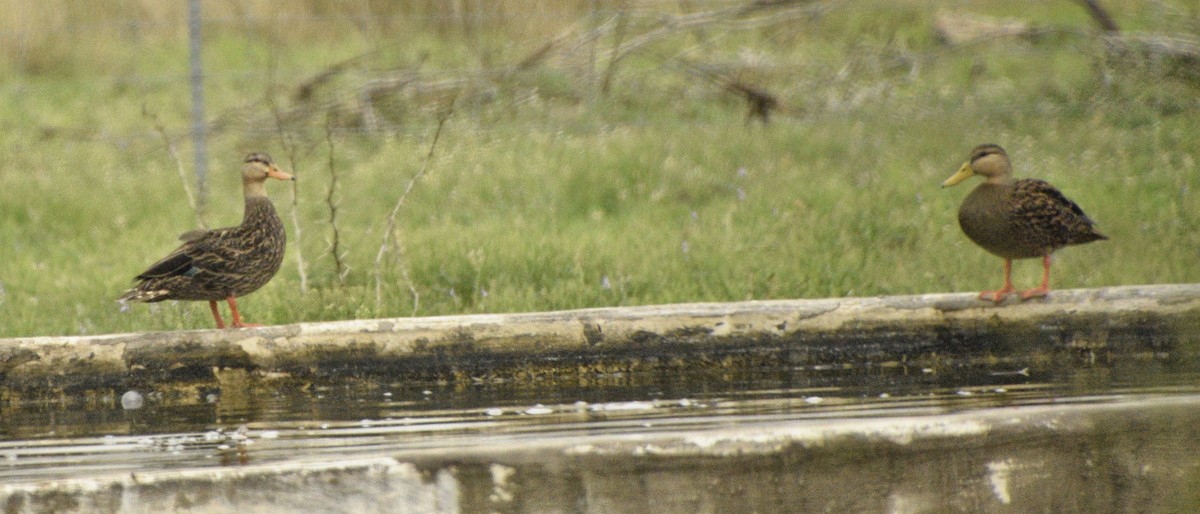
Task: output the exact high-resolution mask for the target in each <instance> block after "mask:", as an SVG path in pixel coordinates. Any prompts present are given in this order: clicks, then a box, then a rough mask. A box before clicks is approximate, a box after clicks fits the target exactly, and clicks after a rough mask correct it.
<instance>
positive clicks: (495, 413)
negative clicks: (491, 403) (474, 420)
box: [483, 407, 504, 416]
mask: <svg viewBox="0 0 1200 514" xmlns="http://www.w3.org/2000/svg"><path fill="white" fill-rule="evenodd" d="M483 413H484V414H487V415H488V416H499V415H501V414H504V409H498V408H495V407H493V408H491V409H488V410H485V411H483Z"/></svg>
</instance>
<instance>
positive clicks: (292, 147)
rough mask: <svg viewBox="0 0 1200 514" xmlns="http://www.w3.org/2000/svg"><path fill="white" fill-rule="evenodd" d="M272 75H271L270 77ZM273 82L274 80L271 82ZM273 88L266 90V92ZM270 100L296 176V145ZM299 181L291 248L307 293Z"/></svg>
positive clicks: (294, 196)
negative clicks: (294, 238) (294, 234)
mask: <svg viewBox="0 0 1200 514" xmlns="http://www.w3.org/2000/svg"><path fill="white" fill-rule="evenodd" d="M273 76H274V74H273V73H272V77H273ZM272 82H274V80H272ZM274 89H275V88H273V87H272V88H268V91H270V90H274ZM267 96H268V97H269V98H270V99H271V114H272V115H273V116H274V117H275V132H276V134H277V135H278V136H279V144H280V145H281V146H283V149H284V152H285V153H286V154H287V156H288V165H289V166H291V172H292V173H293V174H297V175H298V170H297V169H296V144H295V142H294V141H292V138H291V137H290V136H289V135H288V133H287V131H286V130H284V129H283V112H282V111H281V110H280V109H279V102H277V101H276V100H275V96H274V95H267ZM298 182H299V180H294V181H292V213H291V218H292V229H293V230H294V231H295V233H296V242H295V243H294V244H293V246H294V247H295V248H296V251H295V254H296V269H297V271H298V272H299V273H300V292H301V293H308V271H307V267H306V266H305V265H304V246H303V245H302V244H300V242H301V241H302V240H303V235H304V229H303V228H302V227H301V226H300V208H299V198H300V195H299V189H297V184H298Z"/></svg>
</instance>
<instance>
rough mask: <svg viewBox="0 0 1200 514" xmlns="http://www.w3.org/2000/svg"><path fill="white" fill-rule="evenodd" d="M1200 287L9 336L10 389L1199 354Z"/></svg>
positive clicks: (3, 364)
mask: <svg viewBox="0 0 1200 514" xmlns="http://www.w3.org/2000/svg"><path fill="white" fill-rule="evenodd" d="M1197 334H1200V285H1195V284H1184V285H1152V286H1126V287H1113V288H1104V289H1077V290H1060V291H1054V292H1053V293H1052V294H1051V296H1050V297H1049V298H1046V299H1037V300H1031V301H1026V302H1018V301H1015V300H1010V301H1009V302H1008V303H1006V304H1003V305H999V306H996V305H992V304H991V303H989V302H982V301H979V300H978V299H977V298H976V297H975V295H974V294H929V295H918V296H892V297H876V298H838V299H819V300H779V301H749V302H737V303H703V304H678V305H655V306H643V307H616V308H601V309H581V310H570V311H560V312H546V313H527V314H484V315H466V316H441V317H427V318H393V319H374V320H352V321H337V322H323V323H299V324H293V325H282V326H272V327H265V328H251V329H240V330H195V331H180V332H151V333H135V334H115V335H98V336H72V337H34V338H16V339H3V340H0V391H6V392H9V393H10V394H19V395H21V396H25V397H28V396H29V395H38V394H74V395H78V394H87V393H89V392H97V391H102V392H103V391H106V392H108V393H112V392H116V393H117V394H119V393H120V392H121V391H123V390H125V389H127V388H131V387H143V388H144V387H147V386H156V387H171V386H176V387H186V388H196V389H200V388H204V387H219V386H220V385H221V378H222V377H221V375H222V374H228V373H230V372H232V373H233V374H234V375H235V376H237V377H241V376H244V375H245V374H246V373H249V374H250V375H252V376H256V377H269V378H271V379H273V380H285V381H286V380H312V379H320V378H331V377H339V378H345V377H351V378H353V377H378V376H388V377H403V378H404V379H409V380H417V379H420V380H437V381H450V382H453V381H468V380H490V379H514V378H516V379H528V378H530V377H535V378H538V379H544V380H550V381H553V380H578V379H579V378H580V377H584V376H589V375H595V374H598V373H611V372H629V371H639V370H640V371H654V372H661V371H666V370H673V369H674V370H684V369H686V370H689V371H696V370H704V369H754V368H756V367H763V366H806V365H831V364H837V365H871V366H881V367H887V366H898V365H903V366H916V367H945V366H961V365H970V364H972V363H981V362H988V363H994V362H997V361H1003V360H1004V359H1008V358H1011V357H1013V356H1021V358H1023V359H1029V358H1031V356H1034V357H1037V358H1042V359H1050V360H1056V359H1067V360H1078V359H1095V358H1097V356H1099V357H1100V358H1103V356H1104V355H1108V354H1113V353H1119V354H1131V353H1132V354H1141V355H1147V356H1153V355H1154V354H1156V353H1169V354H1170V355H1172V357H1173V358H1176V359H1193V358H1195V357H1196V356H1197V355H1200V349H1198V348H1197V343H1198V339H1200V337H1198V336H1197Z"/></svg>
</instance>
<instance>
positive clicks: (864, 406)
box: [0, 355, 1200, 484]
mask: <svg viewBox="0 0 1200 514" xmlns="http://www.w3.org/2000/svg"><path fill="white" fill-rule="evenodd" d="M1197 369H1198V368H1197V367H1196V366H1194V365H1193V364H1190V363H1187V362H1178V361H1172V360H1165V359H1161V358H1156V357H1155V356H1145V355H1142V356H1132V357H1128V358H1125V359H1123V360H1122V361H1120V362H1106V363H1102V364H1096V363H1094V362H1088V361H1081V362H1078V363H1074V364H1069V365H1064V364H1063V363H1061V362H1056V363H1038V362H1016V363H1012V362H1008V363H1003V364H997V365H995V366H974V367H965V368H957V369H936V370H935V369H928V368H925V369H922V368H906V367H889V368H880V367H852V366H815V367H808V368H778V369H754V370H737V369H716V370H706V371H703V372H678V371H673V372H671V373H669V374H654V373H629V374H611V375H596V376H594V377H592V379H590V380H588V381H587V382H586V383H573V384H561V383H554V382H552V381H549V380H546V381H539V380H534V379H530V380H529V381H524V382H519V381H512V382H497V383H484V382H474V383H471V384H468V385H462V384H446V383H411V382H406V381H403V380H399V379H394V380H388V379H382V378H378V377H376V378H374V379H370V380H345V381H330V382H323V383H292V382H287V381H281V380H260V379H254V378H252V377H244V378H245V380H237V381H231V382H230V383H229V384H228V385H226V386H225V387H222V388H221V389H215V388H213V389H203V390H187V391H156V390H154V389H153V388H148V389H147V390H141V391H137V392H136V395H137V396H138V397H139V398H140V402H132V401H129V399H130V398H131V395H130V394H129V393H128V392H126V391H119V392H115V393H113V394H111V395H100V396H88V397H71V396H69V395H67V396H63V397H58V398H42V399H36V400H29V399H22V398H18V397H15V396H14V395H11V394H10V395H9V397H8V398H7V401H6V402H5V403H4V404H3V406H2V407H0V434H2V435H3V441H0V482H3V483H7V484H21V483H32V482H37V481H44V480H47V479H63V478H79V477H103V476H108V475H112V476H115V475H122V474H123V475H128V474H129V473H132V472H140V471H160V470H185V469H205V468H215V467H236V466H246V465H250V464H267V463H282V462H296V461H309V460H321V459H336V458H352V457H356V456H378V455H387V454H397V453H404V452H406V451H410V450H429V449H470V448H483V447H495V446H497V445H508V444H521V443H523V442H536V441H545V440H553V439H562V438H580V439H582V440H586V438H588V437H592V436H598V435H615V434H655V433H670V432H676V431H681V430H699V429H706V428H722V427H737V426H745V425H752V424H762V423H791V422H802V421H804V422H822V421H835V420H847V419H888V418H911V417H920V416H935V415H943V414H947V413H955V412H972V411H983V410H987V409H995V408H1000V407H1006V408H1018V409H1020V408H1028V407H1034V406H1040V405H1061V406H1069V405H1079V404H1104V403H1113V402H1121V401H1129V400H1137V399H1147V398H1169V397H1192V396H1196V395H1200V372H1198V371H1197ZM134 403H140V404H141V405H140V407H137V408H130V407H132V406H133V405H132V404H134Z"/></svg>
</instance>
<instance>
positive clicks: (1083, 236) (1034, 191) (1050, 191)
mask: <svg viewBox="0 0 1200 514" xmlns="http://www.w3.org/2000/svg"><path fill="white" fill-rule="evenodd" d="M1014 186H1015V190H1014V192H1013V200H1014V204H1013V209H1012V214H1013V216H1014V218H1015V219H1016V220H1017V222H1018V223H1020V224H1021V225H1024V226H1025V228H1026V229H1027V230H1028V233H1029V234H1030V235H1031V236H1032V237H1035V238H1037V239H1039V240H1040V241H1039V242H1041V243H1045V244H1047V245H1049V246H1053V247H1061V246H1066V245H1071V244H1081V243H1086V242H1089V241H1095V240H1098V239H1108V237H1106V236H1105V235H1104V234H1101V233H1100V232H1099V231H1097V230H1096V228H1095V226H1094V225H1095V222H1093V221H1092V219H1091V218H1089V217H1088V216H1087V214H1084V212H1083V209H1082V208H1080V207H1079V205H1078V204H1076V203H1075V202H1072V201H1071V200H1070V199H1068V198H1067V197H1066V196H1064V195H1063V194H1062V192H1060V191H1059V190H1058V189H1055V188H1054V186H1052V185H1050V183H1048V182H1046V181H1044V180H1038V179H1024V180H1018V181H1017V182H1016V183H1015V184H1014Z"/></svg>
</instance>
